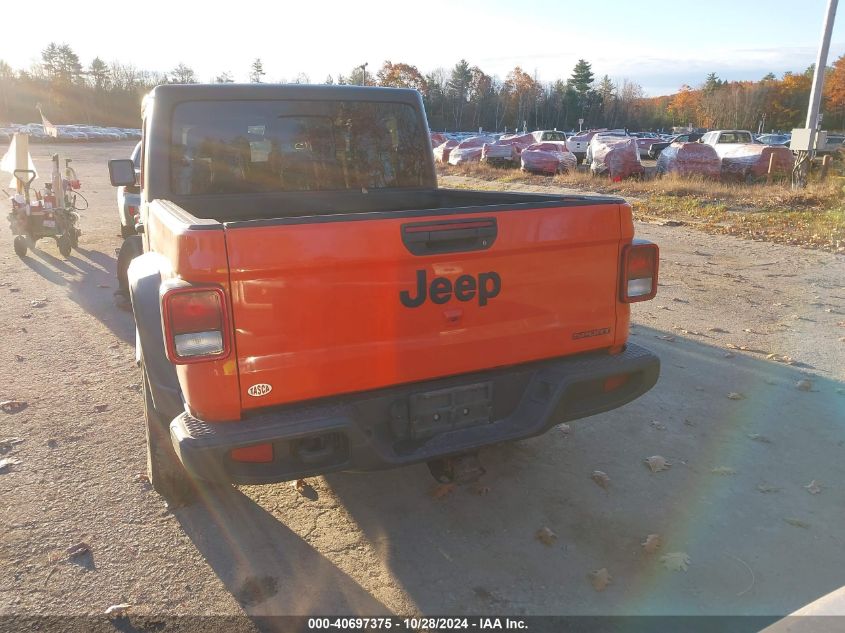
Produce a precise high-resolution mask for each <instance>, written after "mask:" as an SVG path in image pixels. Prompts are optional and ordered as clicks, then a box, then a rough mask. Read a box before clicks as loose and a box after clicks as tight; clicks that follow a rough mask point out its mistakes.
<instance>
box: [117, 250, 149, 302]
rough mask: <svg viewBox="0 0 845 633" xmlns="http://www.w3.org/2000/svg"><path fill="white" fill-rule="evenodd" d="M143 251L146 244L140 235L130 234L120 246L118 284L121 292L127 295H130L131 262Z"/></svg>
mask: <svg viewBox="0 0 845 633" xmlns="http://www.w3.org/2000/svg"><path fill="white" fill-rule="evenodd" d="M143 253H144V244H143V242H142V241H141V236H140V235H137V236H133V235H130V236H129V237H127V238H126V239H125V240H123V244H121V246H120V252H119V253H118V254H117V284H118V287H119V288H120V292H121V293H122V294H123V295H124V296H126V297H128V296H129V276H128V275H129V264H131V263H132V260H133V259H135V258H136V257H138V256H139V255H142V254H143Z"/></svg>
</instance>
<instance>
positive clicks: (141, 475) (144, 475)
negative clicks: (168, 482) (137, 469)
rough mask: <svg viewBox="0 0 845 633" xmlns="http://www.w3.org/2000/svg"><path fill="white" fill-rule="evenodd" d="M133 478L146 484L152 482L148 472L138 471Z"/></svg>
mask: <svg viewBox="0 0 845 633" xmlns="http://www.w3.org/2000/svg"><path fill="white" fill-rule="evenodd" d="M132 479H133V480H134V481H137V482H139V483H144V484H148V483H150V477H149V475H147V473H138V474H137V475H135V476H134V477H133V478H132Z"/></svg>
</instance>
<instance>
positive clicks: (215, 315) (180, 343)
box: [161, 287, 229, 364]
mask: <svg viewBox="0 0 845 633" xmlns="http://www.w3.org/2000/svg"><path fill="white" fill-rule="evenodd" d="M161 312H162V319H163V322H164V336H165V341H166V344H167V357H168V358H169V359H170V361H171V362H173V363H177V364H184V363H195V362H199V361H206V360H219V359H221V358H225V357H226V356H228V354H229V336H228V330H227V323H228V320H227V317H226V314H227V312H226V295H225V294H224V293H223V289H222V288H203V287H200V288H196V287H187V288H172V289H170V290H167V291H166V292H165V293H164V294H163V295H162V298H161Z"/></svg>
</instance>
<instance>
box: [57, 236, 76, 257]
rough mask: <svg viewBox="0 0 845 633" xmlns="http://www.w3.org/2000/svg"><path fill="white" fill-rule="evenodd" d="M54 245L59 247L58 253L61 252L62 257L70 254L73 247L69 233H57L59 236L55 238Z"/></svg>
mask: <svg viewBox="0 0 845 633" xmlns="http://www.w3.org/2000/svg"><path fill="white" fill-rule="evenodd" d="M56 246H58V247H59V253H61V255H62V257H69V256H70V251H71V249H72V248H73V245H72V244H71V242H70V236H69V235H67V234H65V235H59V237H57V238H56Z"/></svg>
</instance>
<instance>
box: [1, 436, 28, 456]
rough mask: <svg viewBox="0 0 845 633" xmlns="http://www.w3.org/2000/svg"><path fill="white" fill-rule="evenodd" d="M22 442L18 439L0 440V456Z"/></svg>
mask: <svg viewBox="0 0 845 633" xmlns="http://www.w3.org/2000/svg"><path fill="white" fill-rule="evenodd" d="M22 442H23V440H22V439H21V438H19V437H7V438H6V439H5V440H0V455H5V454H6V453H8V452H9V451H11V450H12V449H13V448H14V447H15V446H17V445H18V444H20V443H22Z"/></svg>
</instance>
